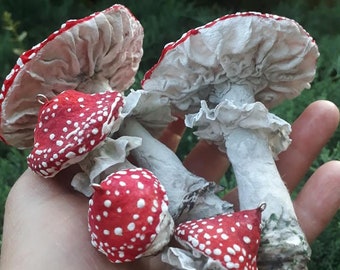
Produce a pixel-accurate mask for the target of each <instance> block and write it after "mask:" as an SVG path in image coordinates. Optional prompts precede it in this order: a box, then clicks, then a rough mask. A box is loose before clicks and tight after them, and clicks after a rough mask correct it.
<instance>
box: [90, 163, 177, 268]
mask: <svg viewBox="0 0 340 270" xmlns="http://www.w3.org/2000/svg"><path fill="white" fill-rule="evenodd" d="M92 187H93V189H94V190H95V191H94V193H93V196H92V198H91V199H90V201H89V212H88V222H89V231H90V234H91V242H92V245H93V246H94V247H95V248H96V249H97V250H98V251H100V252H102V253H103V254H105V255H106V256H107V257H108V259H109V260H110V261H111V262H113V263H123V262H130V261H133V260H135V259H138V258H140V257H142V256H148V255H152V254H155V253H157V252H159V251H160V250H161V249H162V248H163V247H164V246H165V245H167V244H168V242H169V241H170V236H171V235H172V233H173V227H174V223H173V220H172V218H171V216H170V214H169V212H168V198H167V195H166V192H165V190H164V188H163V186H162V185H161V184H160V182H159V181H158V179H157V178H156V177H155V176H154V175H153V173H152V172H150V171H148V170H146V169H141V168H135V169H125V170H120V171H118V172H115V173H112V174H111V175H109V176H108V177H107V178H105V179H104V180H103V181H102V182H101V183H100V184H93V185H92Z"/></svg>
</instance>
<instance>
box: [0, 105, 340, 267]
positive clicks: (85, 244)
mask: <svg viewBox="0 0 340 270" xmlns="http://www.w3.org/2000/svg"><path fill="white" fill-rule="evenodd" d="M338 122H339V111H338V109H337V108H336V107H335V106H334V104H332V103H330V102H325V101H319V102H315V103H313V104H312V105H310V106H309V107H308V108H307V109H306V110H305V111H304V113H303V114H302V115H301V116H300V117H299V118H298V119H297V120H296V122H295V123H294V125H293V132H292V134H291V137H292V139H293V143H292V144H291V146H290V147H289V149H288V150H287V151H286V152H284V153H282V154H281V155H280V159H279V161H278V163H277V165H278V168H279V171H280V173H281V175H282V176H283V179H284V180H285V181H286V183H287V186H288V187H289V189H290V190H293V189H294V188H295V187H296V185H297V184H298V183H299V181H300V179H301V178H302V177H303V175H304V174H305V173H306V171H307V170H308V168H309V167H310V165H311V163H312V161H313V160H314V158H315V157H316V156H317V154H318V153H319V151H320V150H321V148H322V147H323V146H324V144H325V143H326V142H327V141H328V139H329V138H330V137H331V136H332V134H333V132H334V131H335V129H336V127H337V125H338ZM183 131H184V125H183V123H181V122H176V123H173V124H171V125H170V126H169V127H168V129H167V130H166V131H165V133H164V136H163V137H162V138H161V140H162V141H163V142H164V143H165V144H166V145H168V146H169V147H170V148H171V149H173V150H175V149H176V147H177V146H178V143H179V140H180V137H181V135H182V134H183ZM311 134H313V135H312V136H311ZM201 153H204V154H203V155H201ZM184 164H185V166H186V167H187V168H188V169H189V170H191V171H192V172H194V173H195V174H197V175H200V176H203V177H205V178H206V179H207V180H211V181H218V180H219V179H220V178H221V176H222V175H223V174H224V173H225V171H226V170H227V169H228V167H229V163H228V161H227V159H226V158H225V155H224V154H222V153H220V152H219V151H218V150H217V149H216V148H215V147H213V146H212V145H209V144H207V143H205V142H203V141H202V142H200V143H198V145H197V146H196V147H195V148H194V149H193V151H192V152H191V153H190V154H189V155H188V157H187V158H186V160H185V161H184ZM75 169H76V168H70V169H67V170H65V171H63V172H62V173H60V174H58V175H57V177H55V178H54V179H42V178H41V177H39V176H37V175H35V174H33V173H32V172H31V171H29V170H27V171H26V172H25V173H24V174H23V175H22V176H21V177H20V178H19V179H18V181H17V182H16V183H15V185H14V187H13V188H12V190H11V192H10V194H9V196H8V200H7V204H6V213H5V223H4V231H3V245H2V251H1V264H0V266H1V269H6V270H12V269H28V270H30V269H46V268H49V269H50V270H52V269H82V270H87V269H91V270H93V269H101V270H105V269H137V268H138V269H150V270H151V269H159V268H160V266H159V265H158V264H157V263H155V261H154V259H152V258H146V259H141V260H138V261H136V262H134V263H129V264H119V265H118V264H117V265H113V264H111V263H110V262H108V261H107V259H106V258H105V257H104V256H103V255H101V254H99V253H98V252H97V251H96V250H95V249H94V248H93V247H92V246H91V244H90V237H89V233H88V231H87V208H88V199H87V198H85V197H84V196H83V195H81V194H80V193H77V192H75V191H73V190H72V189H71V188H70V179H71V178H72V175H73V174H74V173H75ZM315 198H318V199H317V200H316V199H315ZM226 199H227V200H229V201H230V202H232V203H234V204H235V205H237V190H234V191H232V192H231V193H230V194H228V195H227V196H226ZM294 205H295V209H296V212H297V215H298V218H299V221H300V223H301V227H302V228H303V230H304V232H305V233H306V236H307V239H308V241H310V242H311V241H313V240H314V239H315V238H316V237H317V235H318V234H319V233H320V232H321V231H322V230H323V229H324V228H325V226H326V225H327V224H328V222H329V221H330V220H331V219H332V217H333V216H334V214H335V212H336V211H337V210H338V209H339V206H340V162H337V161H331V162H328V163H326V164H324V165H323V166H321V167H320V168H319V169H318V170H317V171H316V172H315V173H314V174H313V175H312V176H311V178H310V179H309V180H308V182H307V183H306V185H305V186H304V188H303V189H302V191H301V192H300V193H299V195H298V197H297V198H296V200H295V202H294ZM162 268H163V269H165V268H164V267H163V266H162Z"/></svg>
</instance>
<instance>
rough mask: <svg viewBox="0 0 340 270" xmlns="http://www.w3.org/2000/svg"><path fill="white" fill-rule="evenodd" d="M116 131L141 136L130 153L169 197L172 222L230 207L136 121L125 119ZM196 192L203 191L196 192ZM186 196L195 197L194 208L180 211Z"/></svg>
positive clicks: (121, 133) (227, 209) (206, 214)
mask: <svg viewBox="0 0 340 270" xmlns="http://www.w3.org/2000/svg"><path fill="white" fill-rule="evenodd" d="M119 133H120V135H128V136H136V137H140V138H142V145H141V146H139V147H138V148H135V149H133V150H132V151H131V153H132V155H133V157H134V159H135V160H136V162H137V163H138V166H141V167H143V168H146V169H148V170H150V171H152V172H153V173H154V174H155V175H156V177H157V178H158V179H159V180H160V182H161V183H162V185H163V186H164V188H165V190H166V191H167V194H168V197H169V212H170V214H171V215H172V216H173V217H175V218H178V220H175V222H182V221H186V220H192V219H199V218H204V217H210V216H215V215H217V214H221V213H225V212H230V211H231V210H232V205H231V204H229V203H227V202H225V201H223V200H221V199H220V198H219V197H217V196H216V195H215V194H214V192H213V191H214V190H211V185H210V184H208V182H207V181H206V180H205V179H203V178H201V177H198V176H196V175H194V174H192V173H190V172H189V171H188V170H187V169H186V168H185V167H184V166H183V164H182V162H181V161H180V160H179V158H178V157H177V156H176V155H175V154H174V153H173V152H172V151H171V150H170V149H169V148H167V147H166V146H165V145H164V144H162V143H161V142H160V141H158V140H157V139H155V138H154V137H153V136H151V134H150V133H149V132H148V131H147V130H146V129H145V128H144V127H143V126H142V125H141V124H140V123H139V122H138V121H137V120H135V119H133V118H128V119H125V120H124V122H123V123H122V125H121V127H120V129H119ZM207 187H208V188H207ZM200 191H203V194H197V193H200ZM188 195H189V197H188ZM190 196H193V197H194V196H197V197H196V198H195V200H194V202H193V203H194V204H195V207H193V208H192V209H189V210H190V211H188V212H186V213H183V214H182V213H181V212H182V210H184V209H183V200H185V198H189V199H190ZM184 203H185V202H184ZM192 206H193V205H190V208H191V207H192ZM181 214H182V215H181ZM180 215H181V216H180ZM179 216H180V217H179Z"/></svg>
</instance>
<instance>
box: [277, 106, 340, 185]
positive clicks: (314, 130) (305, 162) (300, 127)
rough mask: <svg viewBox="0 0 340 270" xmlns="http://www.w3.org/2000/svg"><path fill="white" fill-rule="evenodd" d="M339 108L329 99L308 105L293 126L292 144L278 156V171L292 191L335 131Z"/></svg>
mask: <svg viewBox="0 0 340 270" xmlns="http://www.w3.org/2000/svg"><path fill="white" fill-rule="evenodd" d="M338 123H339V110H338V108H337V107H336V106H335V105H334V104H333V103H331V102H329V101H321V100H320V101H316V102H314V103H312V104H311V105H309V106H308V107H307V108H306V109H305V111H304V112H303V113H302V114H301V116H300V117H299V118H298V119H297V120H296V121H295V122H294V124H293V125H292V133H291V139H292V143H291V145H290V146H289V148H288V149H287V151H285V152H283V153H281V154H280V155H279V160H278V162H277V167H278V170H279V172H280V174H281V177H282V179H283V180H284V181H285V182H286V184H287V187H288V189H289V190H290V191H292V190H293V189H294V188H295V187H296V186H297V184H298V183H299V181H300V180H301V179H302V178H303V176H304V175H305V173H306V172H307V170H308V169H309V167H310V166H311V164H312V162H313V161H314V159H315V158H316V157H317V155H318V154H319V152H320V151H321V149H322V148H323V147H324V145H325V144H326V143H327V141H328V140H329V138H330V137H331V136H332V135H333V133H334V132H335V130H336V128H337V126H338Z"/></svg>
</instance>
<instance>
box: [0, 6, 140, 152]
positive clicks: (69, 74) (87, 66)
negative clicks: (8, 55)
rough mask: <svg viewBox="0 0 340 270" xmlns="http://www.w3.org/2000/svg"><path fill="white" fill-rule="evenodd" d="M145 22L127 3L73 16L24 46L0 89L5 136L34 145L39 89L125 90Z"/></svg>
mask: <svg viewBox="0 0 340 270" xmlns="http://www.w3.org/2000/svg"><path fill="white" fill-rule="evenodd" d="M143 37H144V33H143V27H142V26H141V24H140V22H139V21H138V20H137V19H136V18H135V17H134V16H133V15H132V14H131V12H130V11H129V10H128V9H127V8H126V7H124V6H122V5H113V6H111V7H109V8H107V9H105V10H103V11H101V12H96V13H93V14H91V15H89V16H87V17H84V18H81V19H77V20H69V21H67V22H66V23H64V24H63V25H62V26H61V28H60V29H59V30H57V31H55V32H54V33H52V34H51V35H50V36H48V37H47V38H46V39H45V40H44V41H42V42H41V43H39V44H37V45H36V46H34V47H33V48H32V49H30V50H28V51H26V52H24V53H23V54H22V55H21V56H20V57H19V58H18V60H17V62H16V64H15V66H14V67H13V69H12V70H11V72H10V74H8V75H7V77H6V79H5V81H4V83H3V85H2V87H1V91H0V119H1V120H0V140H1V141H4V142H5V143H7V144H10V145H13V146H15V147H18V148H29V147H32V145H33V129H34V127H35V125H36V120H37V114H38V111H39V106H38V104H37V103H36V101H35V98H36V96H37V94H43V95H45V96H46V97H47V98H48V99H52V98H53V97H55V96H56V95H58V94H60V93H61V92H62V91H65V90H67V89H75V90H78V91H82V92H87V93H94V92H101V91H106V90H109V89H115V90H117V91H124V90H126V89H127V88H128V87H130V86H131V85H132V83H133V81H134V77H135V74H136V72H137V70H138V66H139V63H140V60H141V57H142V55H143V47H142V44H143Z"/></svg>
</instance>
